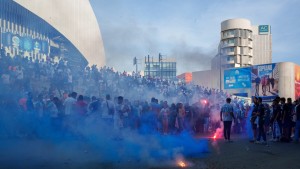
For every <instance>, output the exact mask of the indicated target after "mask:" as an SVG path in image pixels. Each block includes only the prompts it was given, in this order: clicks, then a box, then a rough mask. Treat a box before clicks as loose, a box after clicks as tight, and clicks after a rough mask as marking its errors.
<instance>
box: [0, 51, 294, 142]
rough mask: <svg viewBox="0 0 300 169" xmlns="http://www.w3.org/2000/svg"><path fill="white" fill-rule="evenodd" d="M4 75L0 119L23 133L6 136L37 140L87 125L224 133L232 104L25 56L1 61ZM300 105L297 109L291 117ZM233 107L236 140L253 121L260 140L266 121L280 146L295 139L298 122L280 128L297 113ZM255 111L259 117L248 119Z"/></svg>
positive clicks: (186, 88) (165, 84)
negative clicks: (223, 115) (47, 131)
mask: <svg viewBox="0 0 300 169" xmlns="http://www.w3.org/2000/svg"><path fill="white" fill-rule="evenodd" d="M0 75H1V81H0V86H1V91H0V93H1V94H0V99H1V103H0V104H1V107H2V109H1V111H2V112H3V113H2V114H3V115H4V114H6V115H7V116H6V117H7V118H8V117H9V119H14V123H18V124H20V125H21V126H18V128H17V129H15V130H3V131H2V132H3V133H2V134H3V135H18V134H20V135H28V134H33V135H37V136H38V135H39V134H38V133H39V132H37V129H38V128H39V125H43V124H45V123H47V124H49V125H50V126H51V127H52V128H53V129H55V130H57V131H62V132H71V130H70V128H73V129H74V126H76V127H78V126H80V125H84V123H86V121H87V120H86V119H89V120H90V119H93V120H92V121H98V122H100V123H102V124H105V125H106V126H109V127H110V128H111V129H114V130H121V129H128V130H133V131H138V132H141V133H157V132H158V133H161V134H177V133H180V132H183V131H187V132H190V133H214V132H215V130H216V129H217V128H220V127H221V125H222V124H221V123H220V111H221V106H222V105H223V104H224V103H225V99H226V98H227V97H231V96H230V95H228V94H227V93H225V92H223V91H219V90H217V89H208V88H205V87H202V86H198V85H193V84H185V83H182V82H178V81H177V80H162V79H155V78H149V77H142V76H140V75H138V74H135V73H133V75H128V74H127V73H126V72H125V71H124V72H123V73H121V72H117V71H114V69H113V68H108V67H103V68H100V69H98V68H97V67H96V66H95V65H93V66H91V67H86V68H82V69H80V68H78V67H77V68H74V67H71V66H69V65H68V63H67V62H66V61H64V60H62V59H61V60H60V61H59V62H54V61H53V60H51V59H47V60H33V59H32V58H27V57H21V56H15V57H13V58H12V57H10V56H5V55H4V54H3V53H2V54H1V58H0ZM73 91H76V92H73ZM77 93H79V94H77ZM296 104H297V103H296V102H294V104H292V105H293V106H292V107H293V109H292V110H295V105H296ZM231 105H232V107H233V112H232V113H233V116H234V117H235V118H234V119H235V120H234V125H233V129H232V130H233V131H234V132H235V133H245V132H246V126H247V122H248V119H247V118H248V117H251V125H252V129H253V132H254V138H255V139H256V138H257V135H256V130H259V131H260V132H261V126H262V125H261V121H262V119H264V120H263V126H264V129H265V131H266V132H267V133H269V132H271V131H273V135H274V139H279V138H281V137H289V138H290V137H291V136H292V132H288V131H292V128H293V127H294V126H295V125H293V124H295V119H294V121H293V119H292V120H291V122H290V121H289V122H290V124H291V125H288V126H289V128H288V129H287V128H286V127H284V126H286V125H282V124H286V123H279V122H278V120H279V119H280V120H283V121H284V120H286V119H287V118H288V117H292V115H293V113H294V114H295V113H296V112H295V111H290V112H289V114H288V115H286V113H277V112H278V111H279V110H277V107H278V106H277V107H276V106H274V104H273V105H272V106H269V105H268V104H264V105H263V106H258V107H260V109H261V107H263V111H264V113H257V111H256V107H257V106H256V105H257V103H256V102H255V103H254V105H252V109H251V105H250V103H248V102H247V101H246V100H243V99H238V98H233V101H232V103H231ZM259 105H260V104H259ZM283 105H288V106H283ZM289 106H290V105H289V103H288V104H285V103H282V104H281V107H283V108H281V109H280V111H281V112H283V111H284V112H286V108H285V107H289ZM253 107H254V108H253ZM289 108H290V107H289ZM252 110H253V112H254V113H252V114H250V113H251V112H252ZM260 111H261V110H260ZM278 114H281V115H278ZM274 115H275V117H274ZM12 116H13V118H10V117H12ZM274 118H275V120H274ZM24 119H26V120H24ZM5 120H7V119H6V118H2V122H3V123H2V125H3V126H4V127H3V128H7V126H8V125H7V123H9V122H11V121H9V120H8V122H5ZM280 120H279V121H280ZM19 122H20V123H19ZM89 122H90V121H89ZM276 122H277V123H276ZM255 124H256V125H255ZM270 126H273V127H270ZM277 126H279V128H280V129H279V131H280V132H275V131H277V128H278V127H277ZM282 126H283V127H282ZM73 132H74V130H73ZM40 133H41V132H40ZM278 133H279V134H280V135H279V134H278ZM276 134H277V135H276ZM259 135H261V134H259ZM278 135H279V136H278Z"/></svg>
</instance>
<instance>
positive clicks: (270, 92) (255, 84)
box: [252, 63, 279, 102]
mask: <svg viewBox="0 0 300 169" xmlns="http://www.w3.org/2000/svg"><path fill="white" fill-rule="evenodd" d="M278 84H279V67H278V64H275V63H272V64H264V65H255V66H253V67H252V96H256V97H261V98H262V99H263V101H266V102H271V101H272V100H273V99H275V98H276V97H277V96H278V93H279V87H278V86H279V85H278Z"/></svg>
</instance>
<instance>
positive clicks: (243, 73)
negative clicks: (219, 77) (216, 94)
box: [224, 68, 251, 89]
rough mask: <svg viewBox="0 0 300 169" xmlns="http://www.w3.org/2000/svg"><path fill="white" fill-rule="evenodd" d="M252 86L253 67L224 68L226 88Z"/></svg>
mask: <svg viewBox="0 0 300 169" xmlns="http://www.w3.org/2000/svg"><path fill="white" fill-rule="evenodd" d="M244 88H251V68H238V69H227V70H224V89H244Z"/></svg>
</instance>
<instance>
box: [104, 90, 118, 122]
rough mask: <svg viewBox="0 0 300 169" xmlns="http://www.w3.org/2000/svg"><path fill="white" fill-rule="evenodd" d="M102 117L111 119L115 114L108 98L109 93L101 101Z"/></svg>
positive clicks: (113, 106)
mask: <svg viewBox="0 0 300 169" xmlns="http://www.w3.org/2000/svg"><path fill="white" fill-rule="evenodd" d="M102 110H103V112H102V116H101V117H102V119H104V120H109V121H112V119H113V117H114V114H115V105H114V103H113V102H112V101H111V99H110V95H109V94H108V95H106V99H105V100H104V101H103V102H102Z"/></svg>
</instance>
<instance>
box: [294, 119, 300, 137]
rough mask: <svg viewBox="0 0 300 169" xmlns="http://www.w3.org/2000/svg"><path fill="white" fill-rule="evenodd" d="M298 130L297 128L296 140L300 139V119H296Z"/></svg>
mask: <svg viewBox="0 0 300 169" xmlns="http://www.w3.org/2000/svg"><path fill="white" fill-rule="evenodd" d="M295 128H296V130H295V137H294V140H295V141H298V140H299V132H300V120H297V121H296V127H295Z"/></svg>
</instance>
